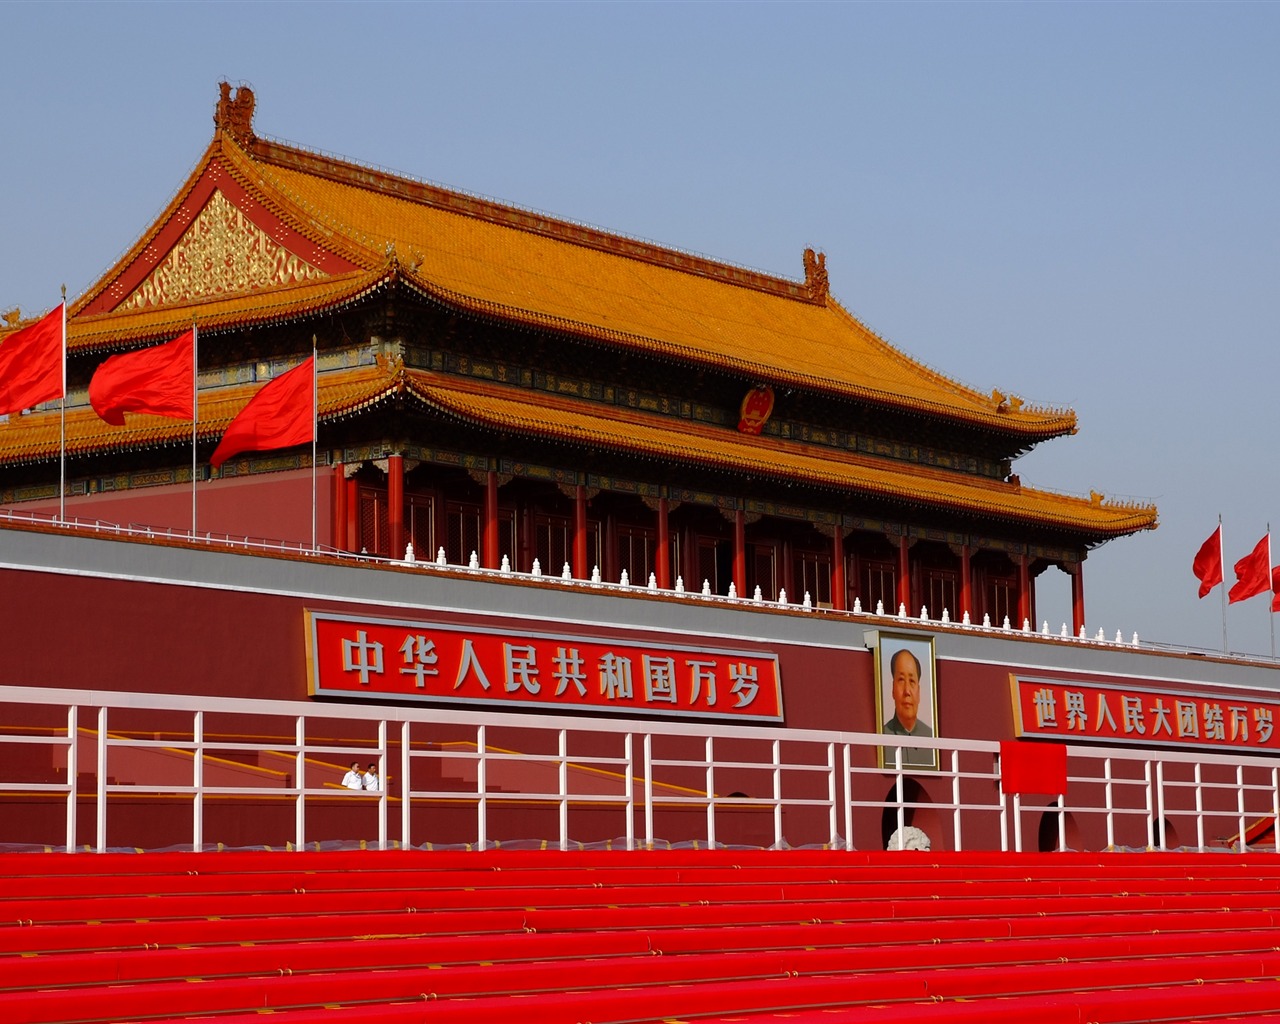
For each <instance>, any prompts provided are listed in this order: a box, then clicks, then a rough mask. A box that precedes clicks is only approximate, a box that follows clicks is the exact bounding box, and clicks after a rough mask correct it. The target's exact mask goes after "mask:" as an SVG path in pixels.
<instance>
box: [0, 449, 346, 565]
mask: <svg viewBox="0 0 1280 1024" xmlns="http://www.w3.org/2000/svg"><path fill="white" fill-rule="evenodd" d="M332 498H333V486H332V475H331V471H330V470H329V469H328V468H327V467H322V468H321V469H320V471H319V473H318V475H317V478H316V537H317V543H319V544H322V545H331V544H332V543H333V541H332ZM0 508H6V509H13V510H15V511H18V512H31V513H38V514H40V515H56V514H57V512H58V503H57V501H26V502H19V503H16V504H12V505H2V506H0ZM67 517H68V518H69V519H70V518H76V517H78V518H80V519H83V520H94V519H97V520H101V521H103V522H107V523H116V524H119V525H121V526H129V525H130V524H137V525H141V526H150V527H152V528H154V529H173V530H178V531H182V532H184V533H185V532H186V531H188V530H190V529H191V487H190V486H189V485H187V484H181V485H176V484H165V485H160V486H156V487H139V488H134V489H132V490H127V491H114V492H104V493H100V494H87V495H82V496H79V497H72V498H68V499H67ZM196 519H197V527H198V529H199V532H200V533H201V534H204V533H212V534H213V535H214V536H219V535H222V534H227V535H230V536H232V537H249V538H253V539H263V540H277V541H279V540H283V541H288V542H290V543H292V544H299V543H303V544H306V545H308V546H310V544H311V470H309V469H302V470H290V471H288V472H282V473H266V474H262V475H260V476H246V477H231V478H229V479H218V480H206V481H202V482H201V483H199V484H198V485H197V488H196Z"/></svg>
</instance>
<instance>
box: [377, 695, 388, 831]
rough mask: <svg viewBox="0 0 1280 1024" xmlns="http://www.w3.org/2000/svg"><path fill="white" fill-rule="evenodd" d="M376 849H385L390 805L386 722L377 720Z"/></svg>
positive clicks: (383, 719)
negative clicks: (378, 782) (388, 797)
mask: <svg viewBox="0 0 1280 1024" xmlns="http://www.w3.org/2000/svg"><path fill="white" fill-rule="evenodd" d="M378 780H379V781H380V782H381V783H382V785H380V786H379V787H378V849H379V850H385V849H386V848H387V812H388V811H389V810H390V808H391V805H390V802H389V801H388V799H387V720H386V719H385V718H382V719H379V720H378Z"/></svg>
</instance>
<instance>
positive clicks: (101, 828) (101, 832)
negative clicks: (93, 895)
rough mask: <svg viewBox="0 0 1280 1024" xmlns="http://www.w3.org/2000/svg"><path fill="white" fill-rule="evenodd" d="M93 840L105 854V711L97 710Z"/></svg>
mask: <svg viewBox="0 0 1280 1024" xmlns="http://www.w3.org/2000/svg"><path fill="white" fill-rule="evenodd" d="M95 838H96V840H97V843H96V845H97V848H98V852H99V853H106V852H107V709H106V708H105V707H100V708H98V821H97V830H96V835H95Z"/></svg>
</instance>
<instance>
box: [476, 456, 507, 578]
mask: <svg viewBox="0 0 1280 1024" xmlns="http://www.w3.org/2000/svg"><path fill="white" fill-rule="evenodd" d="M482 546H483V548H484V553H483V554H482V555H481V556H480V558H481V561H480V564H481V566H483V567H484V568H486V569H496V568H498V566H499V564H501V562H502V552H500V551H499V550H498V474H497V472H496V471H495V470H492V469H491V470H489V471H488V473H486V474H485V478H484V544H483V545H482Z"/></svg>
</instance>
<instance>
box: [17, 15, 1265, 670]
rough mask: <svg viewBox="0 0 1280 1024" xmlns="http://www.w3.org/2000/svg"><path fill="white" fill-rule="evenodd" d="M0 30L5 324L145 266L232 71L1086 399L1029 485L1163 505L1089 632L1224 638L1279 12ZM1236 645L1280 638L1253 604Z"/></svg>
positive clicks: (1055, 391) (967, 361) (243, 21)
mask: <svg viewBox="0 0 1280 1024" xmlns="http://www.w3.org/2000/svg"><path fill="white" fill-rule="evenodd" d="M0 37H3V38H4V39H5V41H6V45H5V47H4V57H3V59H0V87H2V89H3V95H4V97H5V98H4V102H3V104H2V105H0V140H2V141H0V153H2V154H3V157H2V161H0V184H2V187H0V224H2V225H3V238H4V244H3V246H0V308H3V309H7V308H9V307H11V306H13V305H20V306H22V308H23V309H24V310H30V311H36V310H38V309H41V308H47V307H49V306H51V305H53V304H55V303H56V301H57V295H58V285H59V284H61V283H63V282H65V283H66V284H67V286H68V290H69V293H70V294H71V295H73V296H74V295H77V294H79V292H81V291H82V290H84V289H85V288H87V287H88V286H89V285H90V284H91V283H92V282H93V281H94V280H95V279H96V277H97V276H98V275H99V274H100V273H101V272H102V271H103V270H105V269H106V268H107V267H108V266H109V265H110V264H111V263H112V261H113V260H114V259H115V258H116V256H117V255H118V254H119V253H120V252H121V251H122V250H123V249H125V248H127V246H128V245H129V244H130V243H131V242H132V241H133V239H134V238H135V237H136V236H137V235H138V233H139V232H140V231H142V230H143V228H145V227H146V226H147V224H148V223H149V222H150V220H151V219H152V218H153V217H154V216H155V215H156V213H157V212H158V211H159V210H160V208H161V207H163V205H164V204H165V203H166V202H167V200H168V198H169V197H170V196H171V195H172V193H173V191H174V190H175V189H176V188H177V186H178V185H179V184H180V183H181V182H182V180H183V179H184V177H185V176H186V174H187V172H188V171H189V170H190V168H191V167H192V165H193V164H194V162H195V161H196V160H197V159H198V158H199V156H200V154H201V153H202V152H203V150H204V148H205V146H206V145H207V143H208V141H209V138H210V136H211V132H212V121H211V117H212V112H213V106H214V102H215V100H216V96H217V83H218V81H219V80H221V79H223V78H226V79H228V80H230V81H232V82H242V81H243V82H246V83H248V84H250V85H251V86H252V87H253V88H254V90H255V92H256V94H257V97H258V109H257V116H256V121H255V124H256V127H257V129H258V131H259V132H260V133H262V134H265V135H271V136H275V137H277V138H283V139H287V140H289V141H292V142H296V143H299V144H302V145H305V146H308V147H311V148H315V149H323V150H327V151H330V152H334V153H338V154H340V155H343V156H347V157H351V158H353V159H357V160H359V161H361V162H364V163H369V164H376V165H380V166H384V167H388V168H391V169H393V170H396V171H400V172H404V173H409V174H413V175H415V176H418V177H422V178H427V179H430V180H432V181H437V182H441V183H444V184H447V185H451V186H454V187H458V188H463V189H467V190H469V191H473V192H479V193H482V194H486V195H492V196H496V197H498V198H501V199H504V200H507V201H510V202H514V203H517V204H519V205H522V206H527V207H532V208H535V209H539V210H545V211H548V212H550V213H554V214H556V215H558V216H562V217H567V218H570V219H574V220H579V221H585V222H588V223H591V224H596V225H599V226H602V227H605V228H608V229H611V230H614V231H619V232H622V233H626V234H630V235H636V236H639V237H643V238H650V239H653V240H655V241H658V242H661V243H663V244H666V245H671V246H676V247H680V248H684V249H690V250H694V251H697V252H702V253H706V254H708V255H711V256H714V257H716V258H719V259H724V260H727V261H730V262H734V263H740V264H745V265H747V266H752V267H757V268H759V269H762V270H766V271H769V272H772V273H778V274H784V275H787V276H792V277H800V276H802V267H801V252H802V251H803V249H804V248H805V247H806V246H815V247H817V248H819V249H822V250H824V251H825V252H826V253H827V268H828V271H829V273H830V277H831V286H832V291H833V293H834V294H835V296H836V297H837V298H838V299H839V300H840V301H841V302H842V303H843V304H844V305H845V306H846V307H847V308H849V309H850V310H851V311H852V312H854V313H855V314H856V315H857V316H859V317H860V318H862V319H863V320H864V321H865V322H866V323H867V324H868V325H869V326H871V327H872V328H874V329H875V330H877V331H878V332H880V333H881V334H882V335H883V336H885V337H886V338H888V339H889V340H890V341H892V342H893V343H894V344H896V345H898V346H899V347H900V348H902V349H903V350H905V351H906V352H908V353H910V354H911V355H913V356H915V357H916V358H918V359H920V360H922V361H924V362H926V363H928V364H929V365H931V366H933V367H935V368H937V369H939V370H941V371H943V372H945V373H947V374H949V375H950V376H952V377H955V378H957V379H959V380H962V381H964V382H965V383H968V384H971V385H973V386H975V387H978V388H980V389H982V390H984V391H988V390H990V389H992V388H1000V389H1001V390H1002V391H1006V392H1012V393H1015V394H1020V395H1022V396H1024V397H1025V398H1026V399H1027V400H1028V401H1031V402H1034V403H1039V404H1047V405H1054V406H1069V407H1071V408H1073V409H1075V410H1076V412H1077V414H1078V416H1079V421H1080V432H1079V434H1078V435H1077V436H1075V437H1071V438H1063V439H1059V440H1056V441H1052V442H1049V443H1047V444H1045V445H1043V446H1041V448H1040V449H1038V450H1037V451H1035V452H1033V453H1032V454H1030V455H1029V456H1027V457H1025V458H1023V459H1022V460H1019V462H1018V464H1017V465H1016V467H1015V468H1016V471H1017V472H1019V473H1020V475H1021V477H1022V480H1023V482H1024V483H1026V484H1029V485H1033V486H1039V487H1045V488H1049V489H1053V490H1059V491H1064V492H1068V493H1073V494H1087V493H1088V492H1089V491H1090V490H1097V491H1100V492H1102V493H1104V494H1106V495H1108V496H1111V497H1118V498H1135V499H1138V500H1143V501H1154V502H1156V503H1157V504H1158V505H1159V507H1160V512H1161V526H1160V528H1159V529H1158V530H1157V531H1155V532H1153V533H1148V534H1143V535H1141V536H1138V537H1135V538H1130V539H1126V540H1121V541H1117V542H1114V543H1112V544H1108V545H1105V546H1104V547H1102V548H1101V549H1099V550H1097V551H1095V552H1093V553H1092V554H1091V555H1090V557H1089V559H1088V561H1087V563H1086V576H1085V595H1086V603H1087V608H1088V622H1089V629H1090V632H1091V633H1092V632H1094V631H1096V629H1097V628H1099V627H1101V628H1103V629H1105V630H1106V633H1107V636H1108V637H1114V635H1115V632H1116V630H1117V629H1120V630H1123V631H1124V635H1125V636H1126V638H1127V637H1129V636H1130V635H1131V634H1132V633H1133V632H1134V631H1137V632H1138V633H1139V635H1140V636H1141V637H1142V638H1143V639H1144V640H1152V641H1164V642H1168V643H1175V644H1183V645H1190V646H1199V647H1205V648H1210V649H1212V648H1220V647H1221V644H1222V612H1221V603H1220V601H1219V598H1218V594H1217V592H1214V594H1212V595H1211V596H1210V597H1208V598H1206V599H1205V600H1203V601H1198V600H1197V598H1196V585H1195V580H1194V578H1193V577H1192V575H1191V571H1190V563H1191V558H1192V556H1193V554H1194V552H1195V550H1196V548H1197V547H1198V546H1199V544H1200V542H1201V541H1203V540H1204V539H1205V537H1207V536H1208V534H1209V533H1210V532H1211V531H1212V530H1213V528H1214V526H1215V525H1216V523H1217V517H1218V515H1219V514H1221V515H1222V516H1223V519H1224V521H1225V529H1226V548H1227V559H1228V562H1229V563H1230V562H1232V561H1234V560H1235V559H1236V558H1239V557H1241V556H1243V555H1244V554H1246V553H1247V552H1248V551H1249V550H1250V549H1251V548H1252V546H1253V544H1254V543H1255V542H1256V541H1257V540H1258V538H1259V537H1261V536H1262V534H1263V532H1264V531H1265V530H1266V527H1267V524H1268V521H1274V522H1275V524H1276V526H1277V528H1280V480H1278V478H1277V474H1276V472H1275V458H1274V455H1273V451H1274V449H1275V442H1274V438H1275V437H1276V436H1277V433H1280V432H1278V431H1277V426H1276V423H1275V422H1274V421H1275V416H1274V414H1273V409H1274V402H1273V401H1272V391H1273V388H1274V387H1275V383H1276V376H1277V375H1276V366H1277V355H1276V337H1277V333H1278V329H1277V316H1276V310H1275V297H1276V293H1277V286H1278V284H1280V230H1277V229H1278V228H1280V216H1278V214H1280V187H1278V183H1280V133H1278V132H1277V125H1278V124H1280V62H1278V61H1277V60H1276V54H1277V53H1280V5H1276V4H1262V3H1251V4H1232V3H1214V4H1197V3H1181V4H1157V3H1142V4H1136V3H1135V4H1102V3H1076V4H1052V3H1044V4H976V3H975V4H965V3H952V4H931V3H913V4H906V3H904V4H837V3H827V4H808V3H797V2H793V3H787V4H766V3H761V4H733V3H718V4H715V3H706V4H675V3H666V4H657V3H655V4H628V3H617V4H585V3H564V4H539V3H526V4H504V3H472V4H414V3H394V4H393V3H373V2H370V3H362V4H346V3H328V4H303V3H252V4H250V3H234V2H229V3H215V4H206V3H183V4H176V3H175V4H162V3H139V4H131V3H102V4H92V3H51V2H44V3H40V4H26V3H6V4H0ZM1276 549H1277V555H1278V557H1277V560H1278V561H1280V544H1277V545H1276ZM1230 576H1231V573H1230V568H1228V577H1229V580H1230ZM1040 603H1041V609H1040V610H1041V616H1042V618H1048V619H1049V621H1050V623H1051V626H1052V628H1053V629H1054V630H1055V631H1056V630H1057V629H1058V628H1059V626H1060V625H1061V622H1062V620H1063V619H1066V618H1069V609H1068V598H1067V589H1066V587H1065V584H1064V583H1063V581H1062V580H1060V579H1049V578H1045V580H1044V582H1043V583H1042V584H1041V598H1040ZM1227 627H1228V639H1229V643H1230V647H1231V648H1232V649H1233V650H1238V651H1248V652H1253V653H1261V654H1266V653H1268V652H1269V651H1270V649H1271V632H1270V627H1271V621H1270V617H1269V615H1268V612H1267V606H1266V601H1265V599H1264V598H1255V599H1253V600H1251V601H1248V602H1244V603H1241V604H1237V605H1234V606H1232V607H1231V608H1230V609H1229V611H1228V613H1227Z"/></svg>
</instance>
